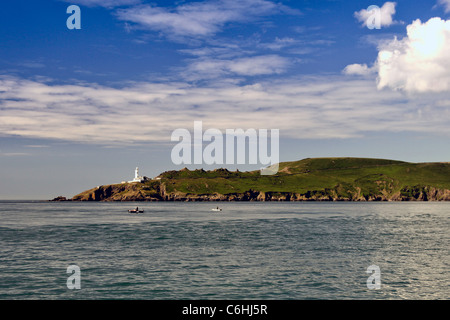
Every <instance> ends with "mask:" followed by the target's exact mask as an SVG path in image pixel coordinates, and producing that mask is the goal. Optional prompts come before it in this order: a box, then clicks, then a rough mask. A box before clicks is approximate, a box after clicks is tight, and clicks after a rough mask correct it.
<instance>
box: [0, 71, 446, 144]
mask: <svg viewBox="0 0 450 320" xmlns="http://www.w3.org/2000/svg"><path fill="white" fill-rule="evenodd" d="M430 99H431V100H430ZM448 100H449V99H448V95H443V96H442V97H440V96H439V95H433V96H432V97H426V98H420V97H419V98H416V97H414V98H411V99H408V98H407V97H405V96H404V95H403V94H402V93H401V92H396V91H391V90H384V91H383V92H382V93H380V92H379V91H378V90H377V88H376V86H374V84H373V80H372V79H348V78H346V77H345V76H320V77H319V76H318V77H302V78H290V79H285V80H270V81H261V82H258V83H255V84H253V85H240V84H236V83H231V82H230V83H224V82H221V83H214V84H211V85H203V86H194V85H192V84H189V83H185V82H170V83H165V84H159V83H135V84H131V85H128V86H124V87H121V88H112V87H107V86H99V85H96V84H84V85H58V84H49V83H40V82H37V81H31V80H24V79H20V78H16V77H0V108H1V110H2V111H1V114H0V134H1V135H3V136H5V135H6V136H8V135H9V136H20V137H26V138H39V139H59V140H65V141H73V142H83V143H96V144H101V145H116V144H130V143H137V144H139V143H146V142H158V143H169V140H170V139H169V138H170V133H171V132H172V131H173V130H174V129H176V128H191V127H192V124H193V121H195V120H203V122H204V126H205V127H209V128H218V129H221V130H224V129H226V128H277V129H280V132H281V134H282V136H283V137H290V138H295V139H302V138H309V139H322V138H350V137H360V136H364V135H365V134H366V133H367V132H401V131H411V132H429V133H437V134H440V135H442V134H446V135H450V128H449V127H448V121H447V119H448V118H449V116H450V110H449V108H448ZM431 101H432V102H433V103H431Z"/></svg>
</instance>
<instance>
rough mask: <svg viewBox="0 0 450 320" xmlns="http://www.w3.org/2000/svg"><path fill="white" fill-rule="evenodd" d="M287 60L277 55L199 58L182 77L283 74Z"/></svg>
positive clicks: (288, 62)
mask: <svg viewBox="0 0 450 320" xmlns="http://www.w3.org/2000/svg"><path fill="white" fill-rule="evenodd" d="M289 64H290V61H289V59H287V58H284V57H281V56H278V55H262V56H254V57H240V58H234V59H214V58H210V57H201V58H199V59H196V60H194V61H193V62H192V63H190V64H189V66H188V67H187V69H186V70H185V71H184V72H183V75H184V77H185V78H186V79H188V80H200V79H213V78H219V77H224V76H230V75H237V76H257V75H270V74H280V73H283V72H284V71H285V70H286V69H287V67H288V66H289Z"/></svg>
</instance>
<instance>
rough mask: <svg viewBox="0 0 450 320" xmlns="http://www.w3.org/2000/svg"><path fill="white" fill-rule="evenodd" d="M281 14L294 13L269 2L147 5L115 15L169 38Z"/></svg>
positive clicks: (246, 0)
mask: <svg viewBox="0 0 450 320" xmlns="http://www.w3.org/2000/svg"><path fill="white" fill-rule="evenodd" d="M282 11H284V12H289V13H292V11H293V10H291V9H288V8H287V7H285V6H283V5H280V4H276V3H273V2H271V1H267V0H240V1H235V0H221V1H218V0H210V1H204V2H192V3H187V4H182V5H180V6H178V7H176V8H172V9H171V8H167V7H157V6H153V5H147V4H146V5H141V6H135V7H132V8H126V9H121V10H118V11H117V12H116V14H117V17H118V18H119V19H120V20H124V21H127V22H132V23H135V24H136V25H137V26H139V27H141V28H144V29H149V30H153V31H159V32H163V33H164V34H165V35H166V36H169V37H176V36H182V37H184V36H188V37H204V36H210V35H213V34H215V33H217V32H219V31H221V29H222V27H223V26H224V25H226V24H227V23H230V22H247V21H251V20H253V19H255V18H258V17H263V16H268V15H273V14H276V13H279V12H282Z"/></svg>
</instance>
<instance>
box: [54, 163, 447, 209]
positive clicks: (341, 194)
mask: <svg viewBox="0 0 450 320" xmlns="http://www.w3.org/2000/svg"><path fill="white" fill-rule="evenodd" d="M53 200H54V201H58V200H67V199H66V198H64V197H57V198H55V199H53ZM68 200H70V201H449V200H450V163H447V162H442V163H438V162H434V163H409V162H403V161H395V160H384V159H367V158H313V159H311V158H308V159H303V160H300V161H293V162H282V163H280V166H279V171H278V173H277V174H276V175H272V176H263V175H261V174H260V172H259V170H258V171H248V172H240V171H228V170H227V169H216V170H211V171H204V170H203V169H197V170H188V169H186V168H185V169H182V170H179V171H167V172H164V173H162V174H160V175H159V176H158V177H156V178H155V179H151V180H148V181H144V182H136V183H120V184H111V185H103V186H99V187H96V188H93V189H90V190H87V191H84V192H82V193H80V194H78V195H76V196H74V197H73V198H72V199H68Z"/></svg>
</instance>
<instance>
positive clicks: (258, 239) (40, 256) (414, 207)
mask: <svg viewBox="0 0 450 320" xmlns="http://www.w3.org/2000/svg"><path fill="white" fill-rule="evenodd" d="M217 206H219V207H220V208H222V211H220V212H215V211H212V209H213V208H216V207H217ZM135 207H139V209H141V210H144V213H141V214H134V213H128V209H134V208H135ZM449 227H450V203H445V202H368V203H362V202H226V203H224V202H201V203H199V202H136V203H135V202H44V201H0V299H2V300H28V299H38V300H66V299H67V300H73V299H74V300H91V299H93V300H103V299H107V300H109V299H123V300H136V299H138V300H185V299H188V300H191V299H193V300H216V299H220V300H252V299H257V300H266V299H267V300H272V299H274V300H310V299H314V300H348V299H351V300H390V299H394V300H437V299H439V300H440V299H442V300H447V299H449V297H450V290H449V288H450V286H449V281H450V272H449V262H450V259H449V244H450V243H449V237H450V236H449V235H450V233H449V230H450V229H449Z"/></svg>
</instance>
